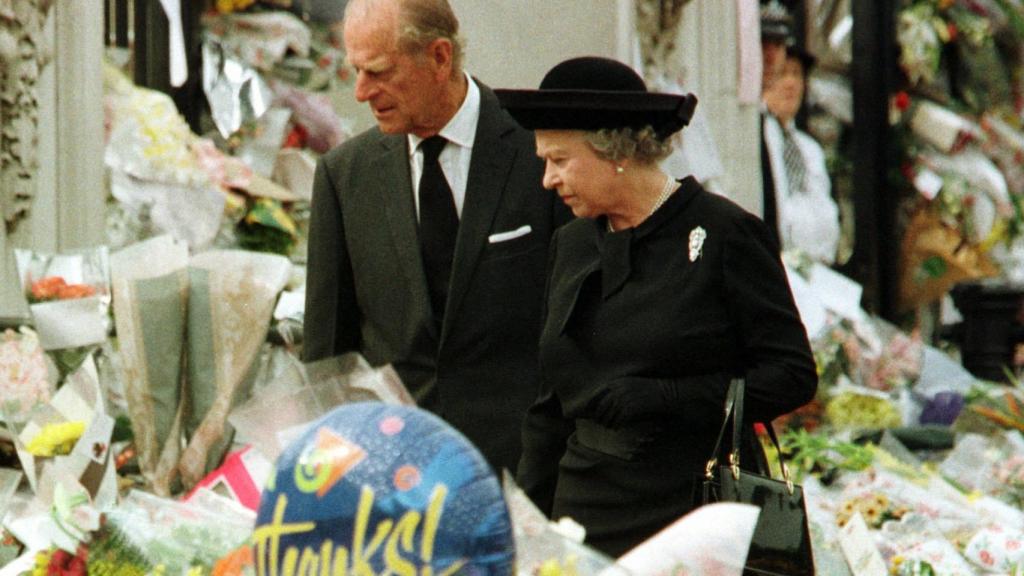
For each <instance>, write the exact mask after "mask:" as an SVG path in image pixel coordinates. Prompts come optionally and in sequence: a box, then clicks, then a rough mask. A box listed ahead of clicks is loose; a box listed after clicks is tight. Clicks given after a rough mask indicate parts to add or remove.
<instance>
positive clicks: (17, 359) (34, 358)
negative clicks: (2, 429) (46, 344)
mask: <svg viewBox="0 0 1024 576" xmlns="http://www.w3.org/2000/svg"><path fill="white" fill-rule="evenodd" d="M52 389H53V386H52V384H51V383H50V379H49V371H48V370H47V367H46V358H45V356H44V355H43V349H42V347H41V346H40V345H39V337H38V336H36V333H35V332H33V331H32V330H31V329H29V328H26V327H22V328H21V330H19V331H18V332H15V331H14V330H9V329H8V330H6V331H4V332H3V334H0V416H3V418H4V419H5V420H7V421H9V422H14V421H21V420H22V419H23V418H24V417H25V416H27V414H28V412H29V410H31V409H32V408H33V407H34V406H36V405H37V404H43V403H46V402H49V401H50V395H51V393H52Z"/></svg>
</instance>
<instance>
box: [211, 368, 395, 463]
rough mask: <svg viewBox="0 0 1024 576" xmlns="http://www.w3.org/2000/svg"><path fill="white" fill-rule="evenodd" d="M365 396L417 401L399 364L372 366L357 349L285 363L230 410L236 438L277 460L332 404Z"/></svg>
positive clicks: (348, 401) (367, 398) (230, 419)
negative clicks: (311, 360) (398, 370)
mask: <svg viewBox="0 0 1024 576" xmlns="http://www.w3.org/2000/svg"><path fill="white" fill-rule="evenodd" d="M366 401H380V402H385V403H388V404H393V405H400V406H412V405H414V401H413V399H412V396H411V395H410V394H409V392H408V391H407V390H406V389H405V386H404V385H403V384H402V382H401V380H400V379H399V377H398V374H397V373H396V372H395V371H394V369H392V368H391V367H390V366H384V367H382V368H373V367H371V366H370V365H369V364H368V363H367V362H366V360H365V359H364V358H363V357H362V356H361V355H359V354H357V353H355V352H352V353H349V354H345V355H343V356H336V357H332V358H326V359H323V360H320V361H317V362H314V363H312V364H305V365H303V364H299V363H297V362H294V363H293V362H286V363H284V366H282V368H281V371H280V373H279V376H278V377H277V378H276V379H274V380H273V381H271V382H270V383H269V384H266V385H264V386H263V387H261V388H259V389H256V390H255V391H254V393H253V395H252V397H251V398H250V399H249V400H247V401H246V402H244V403H242V404H241V405H239V406H238V407H237V408H235V409H234V410H232V411H231V414H230V416H229V417H228V420H229V422H230V423H231V424H232V425H233V426H234V427H235V429H236V433H237V435H236V440H237V441H239V442H244V443H249V444H252V445H254V446H257V447H258V448H259V450H260V451H261V452H263V454H264V455H265V456H266V457H267V458H269V459H271V460H273V459H274V458H276V457H277V456H278V454H280V452H281V451H282V450H283V449H284V447H285V446H287V445H288V443H289V442H291V441H292V440H293V439H294V438H295V437H296V436H297V435H299V434H301V433H302V431H304V430H305V429H306V427H307V426H308V425H309V424H310V423H311V422H313V421H315V420H317V419H318V418H321V417H323V416H324V415H325V414H327V413H328V412H329V411H330V410H331V409H332V408H334V407H336V406H339V405H342V404H350V403H354V402H366Z"/></svg>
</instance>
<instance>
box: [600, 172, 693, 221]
mask: <svg viewBox="0 0 1024 576" xmlns="http://www.w3.org/2000/svg"><path fill="white" fill-rule="evenodd" d="M678 184H679V183H678V182H676V181H675V180H673V179H672V178H671V177H669V176H666V177H665V185H664V186H662V187H661V193H660V194H658V199H657V200H655V201H654V206H653V207H651V211H650V212H648V213H647V216H646V217H645V218H644V220H646V219H647V218H650V217H651V215H652V214H654V213H655V212H657V211H658V208H661V206H662V204H664V203H665V202H666V201H667V200H668V197H669V196H671V195H672V193H673V192H675V191H676V188H677V187H678ZM607 223H608V231H609V232H615V228H613V227H612V219H611V218H609V219H608V220H607Z"/></svg>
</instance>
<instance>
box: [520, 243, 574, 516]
mask: <svg viewBox="0 0 1024 576" xmlns="http://www.w3.org/2000/svg"><path fill="white" fill-rule="evenodd" d="M557 238H558V231H557V230H556V231H555V233H554V234H553V235H552V238H551V243H550V245H549V248H548V255H549V257H548V279H549V280H548V282H549V283H550V278H551V264H552V263H553V262H554V261H555V251H556V250H555V246H556V244H557ZM547 293H548V289H547V288H545V298H544V303H543V310H542V318H546V317H547V297H546V294H547ZM574 429H575V426H574V424H573V422H572V420H569V419H567V418H566V417H565V416H564V414H563V411H562V403H561V401H560V400H559V398H558V396H557V395H556V394H555V392H554V390H553V389H552V388H551V386H550V385H549V384H548V383H547V382H546V381H545V380H544V378H543V377H542V378H541V379H540V383H539V390H538V397H537V400H536V401H535V402H534V403H533V405H532V406H531V407H530V408H529V410H527V412H526V417H525V418H524V420H523V430H522V440H523V453H522V456H521V458H520V460H519V465H518V467H517V468H516V470H517V475H516V482H517V483H518V484H519V485H520V486H521V487H522V488H523V490H524V491H525V492H526V494H527V496H529V497H530V499H531V500H533V503H534V504H536V505H537V507H538V508H540V510H541V511H542V512H544V514H545V515H548V516H550V515H551V508H552V504H553V502H554V497H555V484H556V483H557V481H558V463H559V461H560V460H561V459H562V455H564V454H565V446H566V441H567V440H568V438H569V436H570V435H571V434H572V433H573V430H574Z"/></svg>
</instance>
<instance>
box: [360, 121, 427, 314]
mask: <svg viewBox="0 0 1024 576" xmlns="http://www.w3.org/2000/svg"><path fill="white" fill-rule="evenodd" d="M405 143H406V140H405V137H404V136H400V137H388V138H386V139H385V140H384V141H383V150H382V153H381V155H380V156H378V157H377V158H376V159H374V161H373V162H372V165H371V174H373V175H374V176H375V177H376V182H375V185H374V186H371V187H370V189H371V190H376V191H377V193H378V194H379V195H380V198H381V201H382V202H383V204H384V213H385V214H386V215H387V222H388V230H389V231H390V234H391V240H392V243H393V244H394V247H395V253H396V254H398V263H399V267H400V268H401V269H402V272H403V273H404V275H405V280H406V282H407V285H408V286H409V290H410V291H411V292H412V296H413V298H414V299H415V301H416V308H417V309H418V310H422V311H424V313H425V314H427V315H430V296H429V294H428V293H427V279H426V275H425V273H424V272H423V261H422V260H421V259H420V245H419V239H418V238H417V228H418V226H417V223H416V206H415V204H414V203H413V199H412V178H411V176H410V174H409V156H408V152H406V144H405ZM410 320H412V319H410ZM429 324H430V325H431V326H433V323H432V322H431V323H429Z"/></svg>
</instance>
